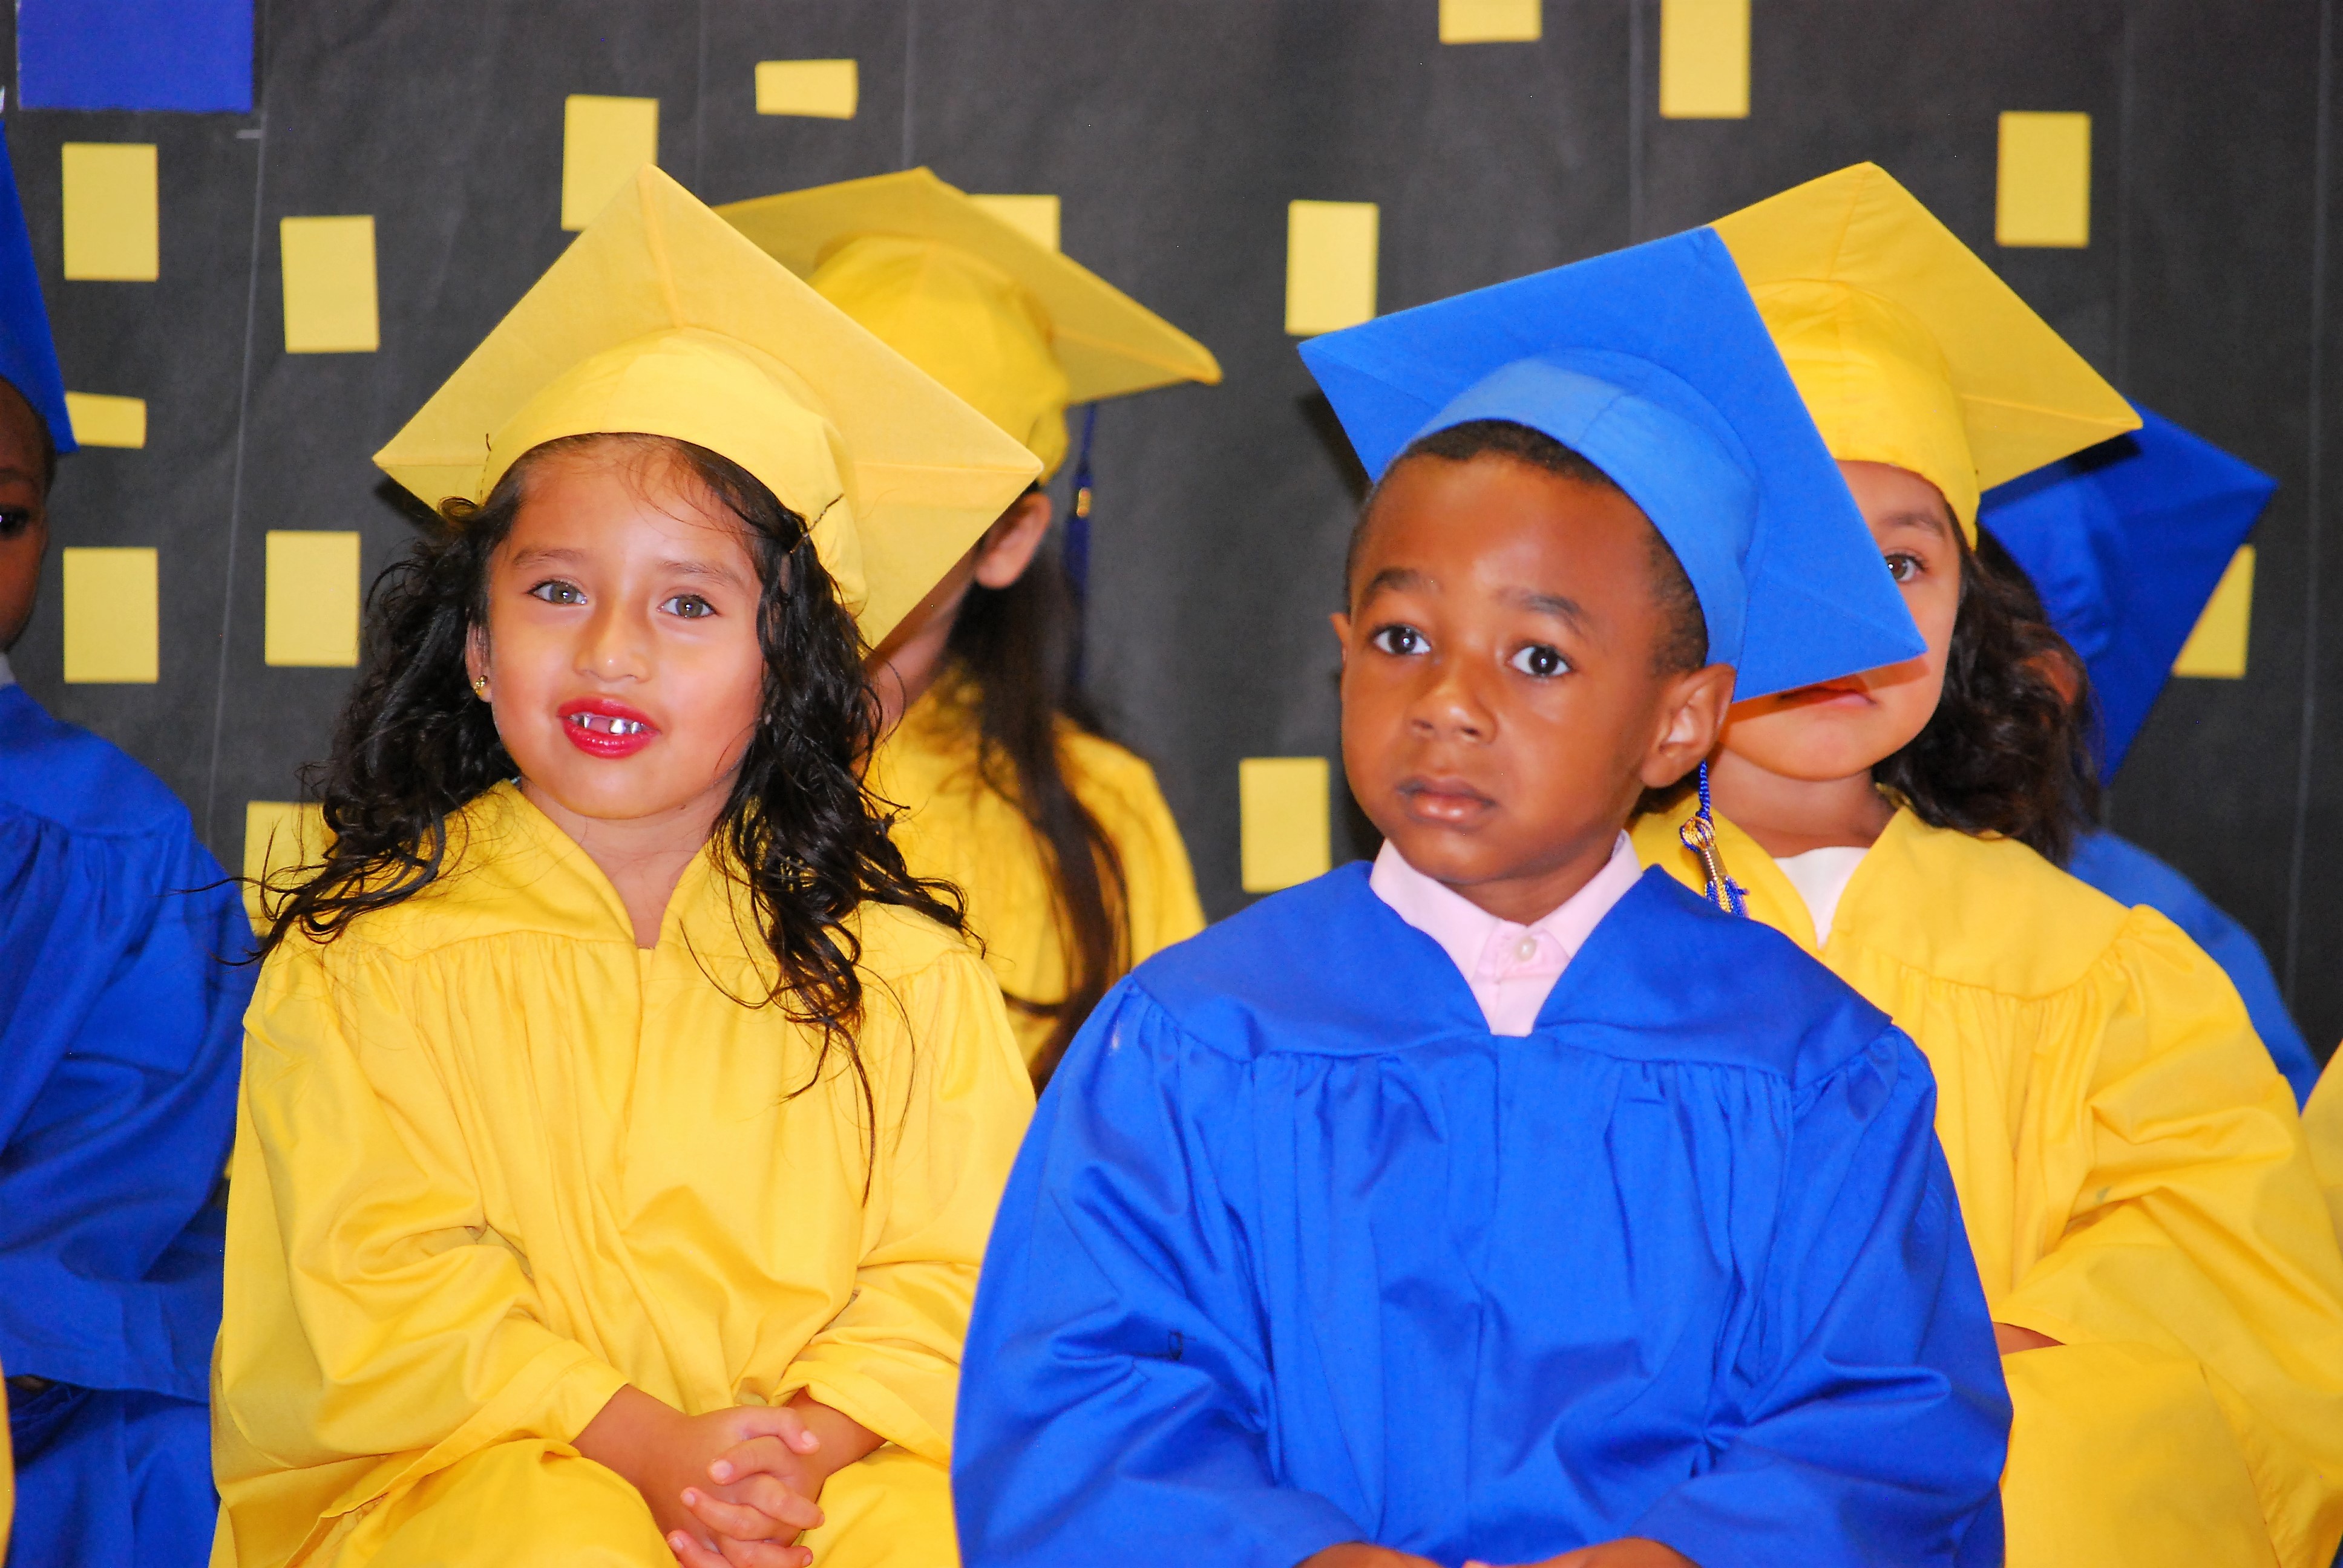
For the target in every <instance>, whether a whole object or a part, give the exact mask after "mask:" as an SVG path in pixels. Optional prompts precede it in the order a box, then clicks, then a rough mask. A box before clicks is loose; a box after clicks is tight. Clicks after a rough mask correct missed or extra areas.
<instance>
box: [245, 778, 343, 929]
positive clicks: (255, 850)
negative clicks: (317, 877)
mask: <svg viewBox="0 0 2343 1568" xmlns="http://www.w3.org/2000/svg"><path fill="white" fill-rule="evenodd" d="M325 848H326V814H325V812H324V810H322V809H320V808H319V807H317V805H315V804H314V803H309V802H297V801H292V800H247V801H246V802H245V806H244V875H245V885H244V912H245V914H246V916H248V917H250V919H251V920H252V926H253V929H254V930H260V929H262V927H263V926H264V925H265V924H266V920H265V917H264V915H263V912H262V910H261V890H260V889H259V888H256V887H255V886H253V883H255V882H268V883H271V884H272V885H274V884H276V882H277V879H279V878H282V877H284V876H285V874H286V873H287V872H289V871H297V870H299V869H301V868H302V867H304V866H309V865H315V864H317V862H318V861H319V860H321V859H323V858H324V855H325Z"/></svg>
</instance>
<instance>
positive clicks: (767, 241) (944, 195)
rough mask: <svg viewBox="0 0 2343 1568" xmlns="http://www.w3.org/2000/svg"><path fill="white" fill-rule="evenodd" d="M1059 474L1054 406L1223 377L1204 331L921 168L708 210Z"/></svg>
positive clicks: (1062, 429) (1061, 430)
mask: <svg viewBox="0 0 2343 1568" xmlns="http://www.w3.org/2000/svg"><path fill="white" fill-rule="evenodd" d="M716 210H717V211H718V212H719V213H720V214H722V215H723V216H724V217H726V218H727V219H729V221H730V222H731V223H732V224H734V225H735V226H738V227H739V230H740V232H741V233H743V234H745V235H747V236H749V238H750V239H752V240H754V241H755V242H756V243H757V244H758V245H759V246H761V247H763V249H764V250H765V251H766V252H767V253H768V254H769V255H770V256H773V257H774V258H775V259H776V260H778V261H779V262H780V263H781V264H782V265H783V266H787V267H789V269H790V270H791V271H793V272H795V273H797V274H798V275H799V276H801V277H803V278H805V279H806V280H807V281H808V282H809V283H811V284H812V285H813V286H814V287H815V288H816V289H817V290H818V291H820V294H821V296H822V297H824V298H826V299H828V300H830V302H831V303H832V304H834V305H836V306H838V307H839V308H840V309H841V310H844V311H845V312H846V313H847V314H848V315H849V316H851V317H854V318H855V319H856V320H857V321H860V323H862V325H863V326H865V327H869V328H870V330H871V331H873V332H875V333H877V334H878V335H879V336H880V337H883V338H885V339H886V340H887V342H888V343H890V345H892V346H893V347H895V348H897V349H898V350H900V352H901V353H903V354H904V355H905V356H906V357H909V358H910V359H911V360H912V361H913V362H914V363H916V364H917V365H919V366H920V367H921V368H923V369H925V370H926V371H927V372H928V373H929V374H930V375H931V376H933V377H936V379H937V380H939V381H941V382H942V383H943V384H944V385H945V386H947V387H950V388H951V389H952V390H953V391H955V392H957V393H959V394H960V396H961V397H965V398H967V399H968V400H969V402H970V403H972V404H974V405H975V406H976V407H979V408H980V409H982V410H983V411H984V412H985V414H986V415H987V416H988V417H990V418H991V419H992V420H993V422H994V423H996V424H998V425H999V426H1000V427H1001V428H1002V429H1004V430H1006V431H1008V432H1009V433H1010V434H1011V435H1012V436H1015V437H1017V438H1018V439H1020V440H1021V441H1023V442H1024V443H1025V444H1026V445H1027V446H1028V447H1031V448H1032V449H1033V451H1034V452H1035V453H1036V454H1037V455H1038V456H1039V457H1041V463H1042V471H1043V473H1044V474H1045V475H1046V474H1051V473H1055V472H1056V471H1057V467H1058V465H1059V463H1060V462H1061V461H1062V460H1063V459H1064V457H1065V454H1066V417H1065V416H1066V405H1067V404H1069V403H1091V402H1095V401H1097V400H1098V399H1100V398H1102V397H1122V396H1124V395H1125V394H1126V393H1131V392H1144V391H1147V390H1149V389H1150V388H1151V387H1168V386H1170V385H1172V383H1173V382H1175V381H1202V382H1204V383H1206V384H1207V385H1210V384H1212V383H1215V382H1218V381H1219V380H1220V378H1221V367H1220V364H1219V362H1218V361H1217V360H1215V359H1214V358H1213V357H1212V352H1211V351H1210V350H1209V349H1207V348H1206V347H1204V346H1203V345H1202V344H1201V343H1199V342H1197V341H1196V340H1195V339H1194V338H1192V337H1189V336H1188V335H1187V334H1186V333H1184V332H1182V331H1181V330H1180V329H1179V328H1178V327H1174V326H1172V324H1171V323H1170V322H1168V321H1166V320H1164V319H1163V318H1162V317H1160V316H1158V315H1156V314H1155V313H1154V312H1153V311H1151V310H1150V309H1148V308H1147V307H1145V306H1143V305H1141V304H1140V303H1139V302H1138V301H1137V300H1135V299H1133V298H1131V297H1130V296H1129V295H1127V294H1125V293H1123V292H1122V291H1121V289H1119V288H1117V287H1115V286H1113V285H1112V284H1111V283H1109V282H1107V281H1106V280H1105V279H1104V278H1102V277H1101V276H1098V275H1097V274H1096V273H1094V272H1092V271H1091V270H1090V269H1089V268H1088V267H1086V266H1082V265H1081V263H1080V262H1077V261H1074V260H1072V259H1071V257H1068V256H1063V255H1061V254H1060V253H1059V252H1057V251H1055V250H1052V249H1051V248H1050V247H1049V246H1045V245H1043V244H1041V242H1039V241H1038V240H1035V239H1034V238H1032V237H1031V236H1030V235H1028V234H1026V233H1025V232H1024V231H1023V230H1022V229H1020V228H1018V227H1016V226H1014V225H1012V224H1010V223H1007V222H1004V221H1003V220H1001V218H999V217H996V216H994V215H993V214H991V213H990V212H988V211H986V210H985V208H984V206H983V205H982V204H981V203H980V202H978V201H976V200H975V199H974V198H973V197H971V196H967V195H965V194H963V193H962V192H960V190H958V189H955V188H954V187H953V186H949V185H946V184H945V183H944V182H943V181H942V180H940V179H938V178H937V177H936V176H935V175H934V174H933V173H931V172H930V171H929V170H927V169H923V168H921V169H907V170H905V171H904V172H902V173H900V174H892V175H879V176H874V177H872V178H870V179H860V180H846V181H843V182H841V183H840V184H838V185H828V186H814V187H813V188H812V189H810V190H801V191H790V192H788V193H786V194H784V195H781V196H761V197H759V198H758V199H756V200H754V201H742V202H733V203H731V204H730V205H729V206H721V207H719V208H717V209H716Z"/></svg>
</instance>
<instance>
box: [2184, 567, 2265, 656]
mask: <svg viewBox="0 0 2343 1568" xmlns="http://www.w3.org/2000/svg"><path fill="white" fill-rule="evenodd" d="M2253 618H2254V547H2253V546H2251V545H2245V546H2242V547H2240V548H2238V550H2237V554H2236V555H2234V556H2231V557H2230V558H2229V569H2228V570H2227V571H2225V572H2223V573H2222V574H2221V580H2220V582H2219V583H2218V584H2217V585H2216V586H2215V587H2214V589H2213V597H2212V598H2209V599H2207V600H2206V601H2205V613H2204V614H2202V615H2200V616H2198V617H2197V628H2196V629H2195V630H2194V631H2191V632H2190V633H2189V634H2188V640H2187V642H2185V643H2182V644H2181V645H2180V657H2179V658H2176V659H2174V660H2173V661H2172V673H2173V674H2175V675H2188V676H2195V677H2196V678H2198V679H2200V680H2242V679H2244V678H2245V674H2246V642H2247V634H2248V633H2249V632H2251V631H2252V629H2253Z"/></svg>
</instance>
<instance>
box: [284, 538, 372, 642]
mask: <svg viewBox="0 0 2343 1568" xmlns="http://www.w3.org/2000/svg"><path fill="white" fill-rule="evenodd" d="M263 598H264V601H265V605H266V609H265V613H264V618H263V622H262V635H261V645H262V648H261V659H262V661H263V662H264V663H267V664H276V665H308V666H313V667H319V668H344V669H347V668H350V667H352V666H354V665H356V664H357V661H358V599H359V594H358V537H357V535H356V534H337V533H325V532H317V533H306V532H290V531H287V530H283V529H276V528H272V529H270V530H269V534H268V584H267V588H266V590H265V593H264V596H263Z"/></svg>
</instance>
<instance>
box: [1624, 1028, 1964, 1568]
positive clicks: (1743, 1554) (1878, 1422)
mask: <svg viewBox="0 0 2343 1568" xmlns="http://www.w3.org/2000/svg"><path fill="white" fill-rule="evenodd" d="M1935 1113H1936V1086H1935V1081H1934V1079H1933V1078H1932V1077H1931V1076H1930V1074H1929V1071H1928V1069H1927V1065H1926V1061H1925V1060H1923V1059H1922V1057H1921V1056H1920V1053H1919V1051H1918V1050H1917V1048H1916V1047H1915V1046H1913V1045H1912V1043H1911V1042H1910V1041H1909V1040H1906V1038H1905V1037H1904V1035H1903V1033H1902V1032H1901V1031H1900V1030H1894V1029H1890V1030H1886V1031H1885V1033H1883V1034H1882V1035H1881V1036H1880V1037H1879V1038H1877V1039H1876V1040H1874V1041H1873V1042H1872V1043H1871V1045H1870V1046H1869V1047H1868V1049H1866V1050H1864V1051H1862V1052H1860V1053H1858V1054H1857V1055H1856V1056H1855V1058H1854V1059H1853V1060H1851V1061H1849V1062H1847V1063H1845V1065H1843V1066H1841V1067H1839V1068H1838V1069H1836V1070H1834V1071H1832V1072H1830V1073H1829V1074H1828V1075H1826V1076H1825V1078H1823V1079H1822V1080H1821V1081H1819V1082H1818V1083H1816V1084H1815V1085H1814V1086H1812V1087H1811V1088H1809V1089H1808V1090H1806V1091H1805V1092H1804V1093H1803V1094H1802V1095H1801V1097H1800V1101H1799V1104H1798V1109H1797V1112H1796V1121H1795V1127H1794V1129H1793V1131H1792V1135H1791V1136H1792V1142H1791V1151H1790V1159H1789V1162H1788V1165H1787V1168H1786V1171H1785V1176H1784V1178H1783V1183H1782V1191H1783V1197H1782V1202H1783V1209H1782V1212H1781V1218H1780V1221H1779V1229H1778V1233H1777V1237H1776V1241H1775V1251H1774V1255H1773V1257H1772V1259H1771V1261H1770V1262H1769V1263H1768V1266H1767V1272H1766V1276H1765V1280H1764V1281H1763V1282H1762V1285H1761V1287H1760V1290H1761V1296H1762V1300H1763V1303H1764V1305H1763V1313H1764V1319H1763V1327H1762V1329H1761V1330H1760V1332H1758V1333H1757V1334H1756V1335H1755V1336H1754V1342H1753V1343H1752V1345H1751V1348H1750V1349H1748V1350H1747V1351H1745V1352H1744V1353H1743V1354H1742V1356H1741V1358H1740V1362H1739V1364H1736V1365H1735V1367H1734V1368H1733V1369H1732V1372H1731V1374H1730V1376H1731V1378H1732V1381H1733V1383H1734V1385H1735V1394H1736V1397H1735V1400H1734V1401H1733V1403H1734V1404H1735V1405H1737V1406H1738V1410H1737V1411H1736V1412H1735V1416H1734V1419H1733V1421H1732V1422H1730V1423H1728V1426H1727V1429H1726V1431H1725V1432H1723V1433H1720V1434H1719V1439H1718V1441H1721V1446H1720V1448H1719V1449H1718V1452H1717V1454H1716V1458H1715V1463H1714V1464H1713V1465H1711V1466H1710V1467H1709V1468H1708V1469H1707V1470H1706V1471H1705V1472H1704V1473H1702V1474H1699V1475H1696V1476H1694V1477H1693V1478H1692V1479H1690V1480H1688V1481H1685V1482H1684V1483H1681V1484H1679V1485H1677V1486H1676V1487H1674V1489H1673V1490H1671V1491H1670V1492H1669V1493H1667V1494H1666V1495H1665V1496H1664V1497H1662V1498H1661V1500H1660V1501H1659V1502H1658V1503H1656V1504H1654V1506H1653V1507H1652V1509H1651V1510H1650V1511H1649V1512H1648V1513H1646V1514H1645V1515H1644V1518H1643V1519H1642V1520H1641V1521H1640V1522H1638V1523H1636V1524H1635V1526H1634V1528H1633V1529H1631V1530H1629V1531H1627V1532H1625V1533H1627V1534H1629V1535H1633V1536H1643V1537H1647V1538H1650V1539H1653V1540H1656V1541H1659V1542H1662V1543H1664V1544H1666V1545H1669V1546H1672V1547H1674V1549H1675V1550H1677V1551H1678V1552H1681V1553H1684V1555H1686V1556H1687V1557H1690V1558H1691V1559H1692V1560H1693V1561H1694V1562H1695V1563H1699V1564H1701V1568H1736V1565H1739V1564H1759V1563H1791V1562H1797V1563H1847V1564H1855V1563H1891V1562H1892V1563H1923V1562H1926V1563H1964V1564H1967V1563H1976V1564H1986V1563H1992V1564H1998V1563H2000V1562H2001V1539H2002V1536H2001V1516H2000V1507H1999V1503H1998V1501H1997V1499H1996V1496H1995V1490H1994V1488H1995V1482H1996V1478H1997V1477H1998V1476H1999V1475H2000V1473H2001V1468H2002V1462H2003V1457H2004V1454H2005V1452H2006V1433H2007V1431H2008V1425H2009V1403H2008V1400H2007V1397H2006V1394H2005V1392H2004V1391H2003V1387H2002V1380H2001V1372H2000V1368H1999V1365H1998V1358H1997V1356H1996V1352H1995V1347H1994V1342H1993V1336H1992V1328H1991V1324H1990V1322H1989V1320H1988V1318H1987V1316H1986V1308H1985V1293H1984V1290H1983V1288H1982V1287H1981V1286H1980V1285H1979V1283H1978V1281H1977V1275H1976V1262H1975V1261H1974V1260H1973V1259H1972V1257H1971V1255H1970V1253H1969V1250H1968V1245H1967V1239H1966V1235H1965V1234H1964V1232H1963V1231H1962V1229H1961V1225H1960V1211H1959V1203H1958V1200H1957V1199H1956V1196H1955V1195H1954V1191H1953V1184H1952V1173H1951V1171H1950V1170H1949V1169H1948V1167H1947V1166H1946V1161H1945V1156H1944V1152H1943V1151H1942V1150H1941V1149H1940V1148H1939V1147H1938V1146H1937V1143H1936V1134H1935V1131H1934V1120H1935ZM1736 1425H1737V1431H1735V1430H1732V1427H1733V1426H1736ZM1819 1543H1839V1545H1840V1546H1841V1548H1842V1550H1841V1551H1840V1552H1839V1553H1836V1554H1835V1555H1834V1554H1831V1553H1826V1552H1825V1551H1824V1550H1822V1548H1821V1546H1820V1544H1819Z"/></svg>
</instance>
